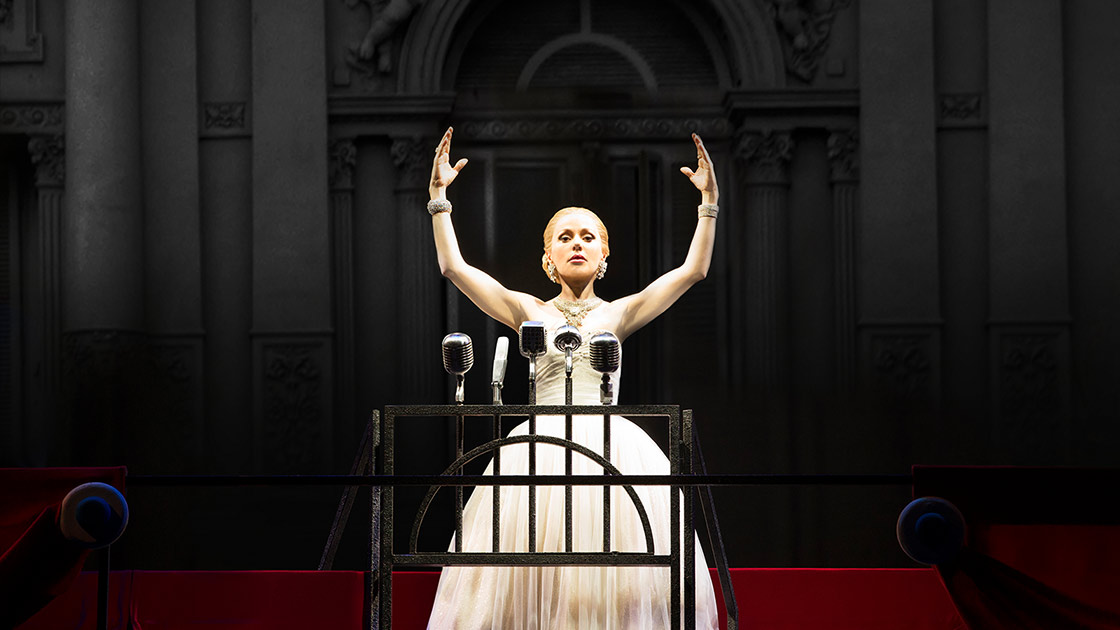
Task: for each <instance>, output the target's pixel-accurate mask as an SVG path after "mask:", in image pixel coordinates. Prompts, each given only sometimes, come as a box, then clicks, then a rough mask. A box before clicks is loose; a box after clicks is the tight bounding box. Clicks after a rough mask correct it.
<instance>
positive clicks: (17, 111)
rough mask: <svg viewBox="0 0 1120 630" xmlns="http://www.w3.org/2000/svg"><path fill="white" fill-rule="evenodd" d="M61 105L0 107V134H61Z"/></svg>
mask: <svg viewBox="0 0 1120 630" xmlns="http://www.w3.org/2000/svg"><path fill="white" fill-rule="evenodd" d="M63 131H64V129H63V118H62V105H2V106H0V133H28V134H31V133H62V132H63Z"/></svg>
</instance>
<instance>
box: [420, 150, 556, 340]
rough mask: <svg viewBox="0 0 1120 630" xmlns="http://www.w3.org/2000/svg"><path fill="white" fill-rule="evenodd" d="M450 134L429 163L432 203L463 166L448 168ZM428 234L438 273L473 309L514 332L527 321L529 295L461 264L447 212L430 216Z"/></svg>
mask: <svg viewBox="0 0 1120 630" xmlns="http://www.w3.org/2000/svg"><path fill="white" fill-rule="evenodd" d="M451 132H452V130H451V128H448V130H447V133H445V134H443V139H442V140H440V143H439V146H437V147H436V156H435V159H434V160H433V162H432V180H431V183H430V184H429V185H428V193H429V194H430V195H431V198H432V200H433V201H434V200H443V201H446V200H447V187H448V186H449V185H450V184H451V182H453V181H455V177H456V176H458V175H459V171H461V170H463V167H464V166H466V165H467V160H466V158H464V159H461V160H459V161H458V162H456V163H455V166H451V159H450V154H451ZM432 233H433V234H434V236H435V241H436V257H437V258H438V259H439V270H440V273H442V274H443V275H444V277H446V278H447V279H448V280H451V282H452V283H454V285H455V286H456V287H458V288H459V290H460V291H462V292H463V295H466V296H467V297H468V298H470V301H471V302H474V304H475V306H477V307H478V308H480V309H482V311H483V312H484V313H486V314H487V315H489V316H490V317H493V318H494V319H496V320H498V321H499V322H502V323H503V324H505V325H507V326H509V327H510V328H513V329H514V330H516V329H517V327H518V326H520V325H521V322H523V321H525V320H526V319H528V317H527V315H526V312H527V307H528V305H529V304H530V303H531V302H532V301H534V298H533V297H532V296H531V295H528V294H526V293H520V292H517V291H510V290H509V289H507V288H505V287H504V286H502V284H501V283H500V282H498V281H497V280H495V279H494V278H493V277H491V276H490V275H489V274H487V273H486V272H484V271H482V270H481V269H478V268H477V267H472V266H471V265H469V264H467V261H465V260H463V254H462V253H461V252H460V251H459V241H458V239H456V238H455V226H454V225H453V224H452V223H451V212H450V210H448V211H446V212H435V213H433V214H432Z"/></svg>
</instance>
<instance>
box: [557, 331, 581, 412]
mask: <svg viewBox="0 0 1120 630" xmlns="http://www.w3.org/2000/svg"><path fill="white" fill-rule="evenodd" d="M552 343H553V344H555V345H556V349H557V350H559V351H560V352H563V353H564V404H565V405H570V404H572V353H573V352H575V351H576V348H578V347H579V344H581V343H583V337H581V336H580V334H579V329H577V328H576V327H575V326H572V325H571V324H565V325H563V326H561V327H560V328H558V329H556V336H555V337H554V338H553V339H552Z"/></svg>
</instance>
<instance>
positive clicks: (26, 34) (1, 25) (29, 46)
mask: <svg viewBox="0 0 1120 630" xmlns="http://www.w3.org/2000/svg"><path fill="white" fill-rule="evenodd" d="M38 4H39V2H38V0H0V63H35V62H41V61H42V60H43V34H42V33H40V32H39V23H38V15H39V6H38Z"/></svg>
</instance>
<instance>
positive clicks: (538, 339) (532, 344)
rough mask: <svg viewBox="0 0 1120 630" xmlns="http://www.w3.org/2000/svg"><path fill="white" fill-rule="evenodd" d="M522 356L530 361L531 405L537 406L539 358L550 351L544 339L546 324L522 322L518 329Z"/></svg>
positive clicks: (518, 341) (518, 340)
mask: <svg viewBox="0 0 1120 630" xmlns="http://www.w3.org/2000/svg"><path fill="white" fill-rule="evenodd" d="M517 343H518V346H519V349H520V351H521V356H523V357H526V358H528V359H529V404H530V405H535V404H537V357H539V356H541V355H542V354H544V353H545V350H547V349H548V345H547V342H546V341H545V338H544V322H535V321H529V322H521V327H520V328H518V329H517Z"/></svg>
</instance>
